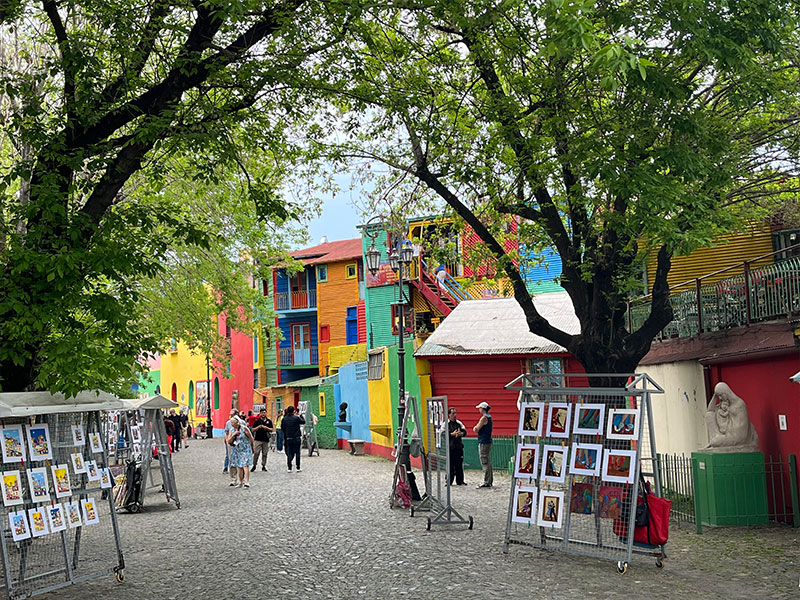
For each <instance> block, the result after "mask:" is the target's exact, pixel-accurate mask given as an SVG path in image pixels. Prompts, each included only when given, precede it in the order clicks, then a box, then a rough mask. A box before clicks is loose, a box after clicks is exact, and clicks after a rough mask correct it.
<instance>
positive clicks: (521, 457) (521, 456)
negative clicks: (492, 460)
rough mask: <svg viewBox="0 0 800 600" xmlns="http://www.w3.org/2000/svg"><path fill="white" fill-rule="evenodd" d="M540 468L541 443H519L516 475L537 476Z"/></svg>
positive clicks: (515, 463) (515, 464) (515, 467)
mask: <svg viewBox="0 0 800 600" xmlns="http://www.w3.org/2000/svg"><path fill="white" fill-rule="evenodd" d="M538 470H539V445H538V444H517V456H516V458H515V461H514V477H521V478H523V479H524V478H531V477H536V475H537V473H538Z"/></svg>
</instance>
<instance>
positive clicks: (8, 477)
mask: <svg viewBox="0 0 800 600" xmlns="http://www.w3.org/2000/svg"><path fill="white" fill-rule="evenodd" d="M0 483H2V486H3V506H16V505H17V504H22V502H23V498H22V478H21V475H20V472H19V471H5V472H4V473H3V478H2V479H0Z"/></svg>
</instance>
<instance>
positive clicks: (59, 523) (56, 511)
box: [46, 502, 67, 533]
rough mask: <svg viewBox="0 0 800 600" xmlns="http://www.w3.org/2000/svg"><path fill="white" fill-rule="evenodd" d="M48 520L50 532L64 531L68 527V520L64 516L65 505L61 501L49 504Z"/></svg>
mask: <svg viewBox="0 0 800 600" xmlns="http://www.w3.org/2000/svg"><path fill="white" fill-rule="evenodd" d="M46 508H47V522H48V524H49V525H50V533H55V532H57V531H64V530H65V529H66V528H67V520H66V519H65V518H64V507H63V506H62V505H61V503H60V502H57V503H56V504H53V505H52V506H48V507H46Z"/></svg>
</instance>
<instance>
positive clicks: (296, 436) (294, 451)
mask: <svg viewBox="0 0 800 600" xmlns="http://www.w3.org/2000/svg"><path fill="white" fill-rule="evenodd" d="M305 424H306V420H305V419H304V418H303V417H302V415H296V414H294V406H287V407H286V411H285V414H284V416H283V421H281V430H282V431H283V443H284V445H285V446H286V465H287V466H288V467H289V473H291V472H292V457H295V464H296V465H297V470H298V471H301V470H302V469H300V444H301V442H302V436H303V434H302V428H301V426H302V425H305Z"/></svg>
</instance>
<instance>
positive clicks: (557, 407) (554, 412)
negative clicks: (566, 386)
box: [547, 402, 572, 438]
mask: <svg viewBox="0 0 800 600" xmlns="http://www.w3.org/2000/svg"><path fill="white" fill-rule="evenodd" d="M571 412H572V405H571V404H570V403H569V402H551V403H550V412H549V413H548V415H547V435H548V437H554V438H566V437H569V417H570V414H571Z"/></svg>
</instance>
